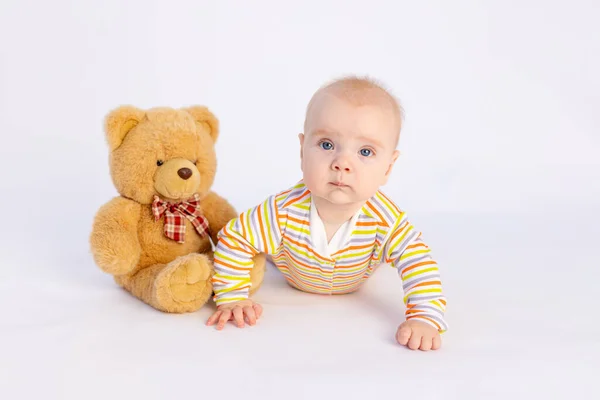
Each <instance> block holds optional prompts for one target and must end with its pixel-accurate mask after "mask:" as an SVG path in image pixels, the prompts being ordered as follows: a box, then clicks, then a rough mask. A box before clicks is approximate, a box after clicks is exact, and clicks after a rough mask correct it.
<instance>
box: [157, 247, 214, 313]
mask: <svg viewBox="0 0 600 400" xmlns="http://www.w3.org/2000/svg"><path fill="white" fill-rule="evenodd" d="M211 272H212V269H211V264H210V261H209V260H208V258H207V257H206V256H205V255H202V254H190V255H187V256H183V257H179V258H178V259H176V260H174V261H172V262H171V263H169V264H168V265H167V266H166V267H165V269H164V270H163V271H161V273H160V274H159V275H158V276H157V279H156V282H155V290H156V299H157V300H158V302H159V303H160V306H161V307H162V308H164V309H165V310H167V311H169V312H193V311H196V310H198V309H200V307H202V305H204V303H206V302H207V301H208V299H209V297H210V295H211V294H212V284H211V283H210V277H211Z"/></svg>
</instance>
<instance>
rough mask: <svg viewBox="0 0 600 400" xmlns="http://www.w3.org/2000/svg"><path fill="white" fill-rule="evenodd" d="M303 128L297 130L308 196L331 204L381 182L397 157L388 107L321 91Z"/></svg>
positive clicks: (364, 196)
mask: <svg viewBox="0 0 600 400" xmlns="http://www.w3.org/2000/svg"><path fill="white" fill-rule="evenodd" d="M306 130H307V132H305V133H304V134H301V135H300V145H301V148H302V150H301V151H302V172H303V179H304V183H305V184H306V186H307V188H308V189H309V190H310V191H311V192H312V195H313V196H318V197H321V198H323V199H326V200H328V201H330V202H332V203H334V204H353V203H360V202H364V201H366V200H368V199H369V198H370V197H372V196H373V195H374V194H375V193H376V192H377V190H378V189H379V188H380V186H382V185H383V184H385V183H386V181H387V179H388V176H389V173H390V172H391V168H392V166H393V164H394V162H395V161H396V158H397V157H398V151H396V150H395V146H396V139H397V133H396V132H397V126H396V119H395V118H394V114H393V112H392V111H391V110H390V109H388V108H386V107H384V106H382V107H378V106H374V105H370V106H362V107H356V106H354V105H352V104H350V103H349V102H347V101H344V100H341V99H338V98H337V97H335V96H332V95H324V96H323V98H322V99H320V100H319V102H318V103H317V104H315V107H314V111H312V113H311V118H310V120H309V121H308V124H307V128H306Z"/></svg>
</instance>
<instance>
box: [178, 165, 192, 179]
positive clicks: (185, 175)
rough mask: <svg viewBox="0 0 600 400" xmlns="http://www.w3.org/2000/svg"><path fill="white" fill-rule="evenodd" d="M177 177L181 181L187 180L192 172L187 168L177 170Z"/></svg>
mask: <svg viewBox="0 0 600 400" xmlns="http://www.w3.org/2000/svg"><path fill="white" fill-rule="evenodd" d="M177 175H179V176H180V177H181V179H185V180H187V179H189V178H190V176H192V170H191V169H189V168H179V170H177Z"/></svg>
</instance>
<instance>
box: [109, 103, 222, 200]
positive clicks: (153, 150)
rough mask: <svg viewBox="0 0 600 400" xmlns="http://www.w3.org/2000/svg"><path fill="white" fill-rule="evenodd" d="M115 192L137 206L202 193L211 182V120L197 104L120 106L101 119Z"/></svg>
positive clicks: (214, 133)
mask: <svg viewBox="0 0 600 400" xmlns="http://www.w3.org/2000/svg"><path fill="white" fill-rule="evenodd" d="M105 132H106V139H107V141H108V145H109V148H110V174H111V178H112V181H113V183H114V185H115V187H116V188H117V191H118V192H119V193H120V194H121V195H122V196H124V197H128V198H130V199H132V200H135V201H137V202H139V203H141V204H150V203H152V201H153V198H154V196H155V195H158V196H159V197H161V198H162V199H165V200H167V201H177V200H184V199H187V198H189V197H191V196H193V195H194V194H195V193H199V194H203V193H206V192H207V191H208V190H209V189H210V187H211V186H212V184H213V181H214V178H215V173H216V167H217V157H216V153H215V143H216V140H217V137H218V135H219V123H218V120H217V118H216V117H215V116H214V115H213V114H212V112H210V111H209V110H208V108H206V107H203V106H194V107H189V108H184V109H172V108H154V109H150V110H141V109H139V108H136V107H132V106H121V107H119V108H117V109H115V110H113V111H111V112H110V113H109V114H108V115H107V117H106V120H105Z"/></svg>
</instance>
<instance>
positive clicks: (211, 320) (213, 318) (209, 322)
mask: <svg viewBox="0 0 600 400" xmlns="http://www.w3.org/2000/svg"><path fill="white" fill-rule="evenodd" d="M220 315H221V311H215V313H214V314H213V315H211V316H210V318H208V320H207V321H206V325H208V326H211V325H214V323H215V322H217V320H218V319H219V316H220Z"/></svg>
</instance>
